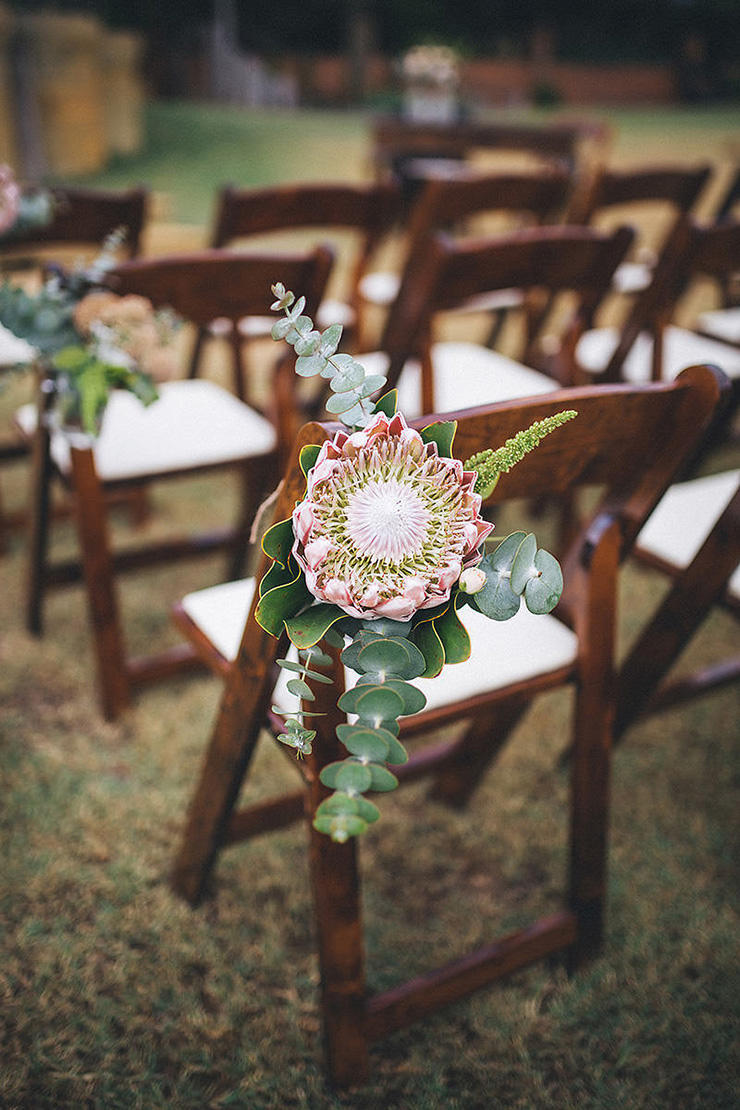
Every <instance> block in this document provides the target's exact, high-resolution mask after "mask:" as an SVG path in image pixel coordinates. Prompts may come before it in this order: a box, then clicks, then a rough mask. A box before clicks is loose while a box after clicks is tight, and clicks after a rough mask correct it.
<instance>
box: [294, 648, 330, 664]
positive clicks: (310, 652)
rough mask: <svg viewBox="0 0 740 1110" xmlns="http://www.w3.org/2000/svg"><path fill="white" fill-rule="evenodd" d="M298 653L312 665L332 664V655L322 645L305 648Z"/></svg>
mask: <svg viewBox="0 0 740 1110" xmlns="http://www.w3.org/2000/svg"><path fill="white" fill-rule="evenodd" d="M298 654H299V656H300V657H301V659H305V660H306V662H307V663H308V664H309V665H310V666H312V667H329V666H330V665H331V655H327V654H326V652H325V651H322V650H321V648H320V647H310V648H305V650H303V651H299V652H298Z"/></svg>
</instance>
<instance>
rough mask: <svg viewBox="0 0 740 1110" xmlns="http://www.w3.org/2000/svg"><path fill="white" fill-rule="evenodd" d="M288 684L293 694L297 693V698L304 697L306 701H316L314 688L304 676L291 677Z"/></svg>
mask: <svg viewBox="0 0 740 1110" xmlns="http://www.w3.org/2000/svg"><path fill="white" fill-rule="evenodd" d="M287 686H288V689H289V690H290V692H291V694H295V696H296V697H297V698H303V699H304V701H316V697H315V695H314V692H313V690H312V689H311V687H310V686H309V685H308V683H307V682H304V681H303V679H302V678H291V680H290V681H289V682H288V684H287Z"/></svg>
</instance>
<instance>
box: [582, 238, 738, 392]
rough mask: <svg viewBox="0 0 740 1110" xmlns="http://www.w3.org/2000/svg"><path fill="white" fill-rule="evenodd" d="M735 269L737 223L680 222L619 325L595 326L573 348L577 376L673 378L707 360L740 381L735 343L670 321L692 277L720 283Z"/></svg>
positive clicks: (734, 379)
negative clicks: (653, 270)
mask: <svg viewBox="0 0 740 1110" xmlns="http://www.w3.org/2000/svg"><path fill="white" fill-rule="evenodd" d="M738 270H740V223H737V222H734V223H733V222H728V223H722V224H713V225H701V224H698V223H696V222H695V221H693V220H691V219H685V220H683V221H682V222H681V224H680V225H679V226H678V228H677V229H676V231H675V233H674V235H673V239H672V242H671V244H670V245H669V247H668V248H667V249H666V251H665V252H664V255H663V258H662V259H661V262H660V265H659V267H658V269H657V270H656V273H655V276H654V278H653V281H652V282H651V284H650V286H649V287H648V289H646V290H645V292H644V293H643V294H642V295H641V296H640V297H638V298H637V299H636V301H635V304H634V306H633V308H632V310H631V311H630V313H629V315H628V316H627V318H626V320H625V322H624V324H623V326H622V327H621V328H614V327H608V328H594V329H590V330H588V331H587V332H586V333H585V334H584V335H582V336H581V338H580V340H579V342H578V345H577V347H576V350H575V363H576V366H577V368H578V374H579V376H580V378H581V380H585V379H589V380H592V379H593V378H597V379H598V380H599V381H602V382H608V381H632V382H640V381H649V380H650V379H651V378H652V379H654V380H655V379H659V378H672V377H674V376H675V375H676V374H677V373H679V371H680V370H681V369H682V367H684V366H687V365H689V364H692V363H697V364H698V363H700V362H708V363H714V364H715V365H716V366H720V367H721V368H722V369H723V370H724V372H725V373H726V374H727V375H728V377H730V378H732V379H733V381H738V379H740V350H739V349H738V348H737V347H735V346H733V345H732V343H728V342H720V341H719V340H718V339H714V338H710V337H708V336H707V335H701V334H697V332H695V331H693V330H691V329H689V328H686V327H679V326H677V325H676V324H675V323H672V322H671V321H672V320H675V318H676V315H677V313H678V312H679V310H680V307H681V300H682V298H683V297H684V296H685V295H686V294H687V292H689V291H690V289H691V286H692V283H693V282H694V281H695V279H697V278H705V279H708V280H711V281H715V282H717V283H718V284H719V285H720V287H721V286H722V284H723V282H724V281H726V279H727V277H728V276H729V275H732V274H733V273H736V272H738ZM736 388H737V387H736Z"/></svg>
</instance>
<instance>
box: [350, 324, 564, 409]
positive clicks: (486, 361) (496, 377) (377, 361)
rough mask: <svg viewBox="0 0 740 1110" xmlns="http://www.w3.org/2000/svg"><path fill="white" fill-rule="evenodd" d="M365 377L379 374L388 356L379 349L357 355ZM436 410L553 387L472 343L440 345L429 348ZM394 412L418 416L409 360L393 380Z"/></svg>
mask: <svg viewBox="0 0 740 1110" xmlns="http://www.w3.org/2000/svg"><path fill="white" fill-rule="evenodd" d="M357 358H358V360H359V361H360V362H361V363H362V364H363V366H364V367H365V369H366V370H367V372H368V373H369V374H384V373H386V371H387V369H388V356H387V355H386V354H384V353H383V352H381V351H374V352H372V353H370V354H364V355H358V356H357ZM432 363H433V366H434V401H435V405H434V407H435V411H436V412H454V411H456V410H457V409H469V408H475V407H476V406H478V405H492V404H495V403H496V402H498V401H510V400H513V399H515V398H517V397H532V396H535V395H536V394H540V393H551V392H552V391H553V390H554V389H557V388H558V383H557V382H556V381H554V380H553V379H552V378H548V377H547V375H546V374H540V373H539V372H538V371H537V370H531V369H530V368H529V367H528V366H523V365H522V363H520V362H515V361H514V359H511V358H507V357H506V355H501V354H499V353H498V352H497V351H491V350H489V349H488V347H483V346H481V345H480V344H478V343H457V342H445V343H435V344H433V346H432ZM398 408H399V410H400V411H401V412H402V413H403V414H404V415H405V416H407V417H414V416H421V415H422V410H421V367H420V366H419V363H418V362H417V361H416V360H414V359H410V360H409V361H408V362H407V363H406V365H405V366H404V368H403V370H402V372H401V377H400V379H399V382H398Z"/></svg>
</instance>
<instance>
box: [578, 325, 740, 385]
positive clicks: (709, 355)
mask: <svg viewBox="0 0 740 1110" xmlns="http://www.w3.org/2000/svg"><path fill="white" fill-rule="evenodd" d="M618 340H619V332H618V330H617V329H616V328H594V329H593V330H591V331H587V332H586V333H585V334H584V335H582V336H581V338H580V340H579V342H578V346H577V347H576V359H577V360H578V362H579V364H580V365H581V366H582V367H583V369H584V370H587V371H588V372H589V373H591V374H601V373H603V371H604V370H605V369H606V365H607V363H608V361H609V359H610V358H611V356H612V354H613V353H614V351H615V349H616V346H617V342H618ZM652 352H653V341H652V339H651V338H650V336H649V335H647V334H643V335H640V336H638V338H637V340H636V341H635V343H634V344H633V345H632V348H631V350H630V352H629V354H628V355H627V358H626V359H625V361H624V366H623V368H622V373H623V375H624V378H625V379H626V380H627V381H630V382H636V383H640V382H649V381H650V376H651V360H652ZM705 362H708V363H712V364H713V365H715V366H719V367H720V369H721V370H724V372H725V374H727V376H728V377H729V378H737V377H740V350H736V349H735V348H734V347H730V346H728V344H726V343H718V342H716V341H715V340H714V339H705V338H704V337H703V336H701V335H697V334H696V332H693V331H688V330H687V329H686V328H677V327H673V326H671V327H667V328H666V329H665V331H664V333H663V378H664V379H665V380H666V381H670V380H672V379H673V378H675V377H676V376H677V375H678V374H679V373H680V372H681V370H684V369H685V368H686V367H687V366H697V365H699V364H701V363H705Z"/></svg>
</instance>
